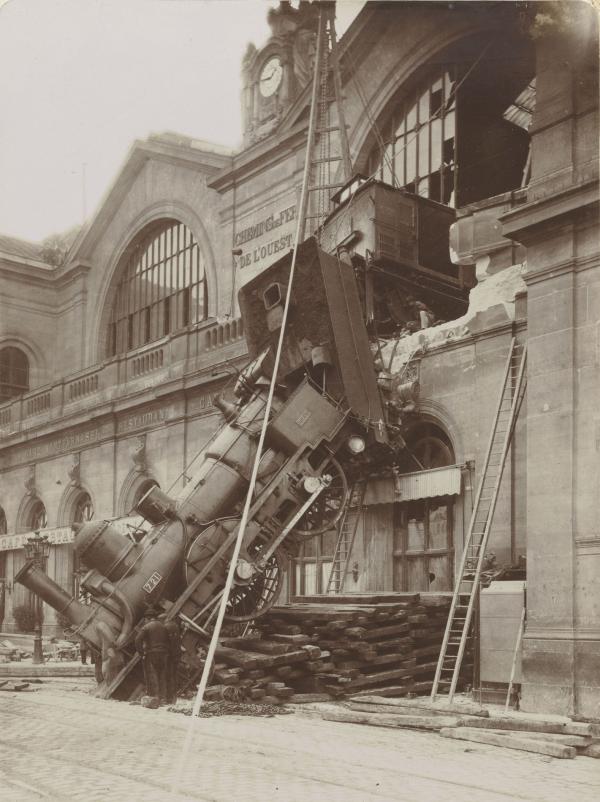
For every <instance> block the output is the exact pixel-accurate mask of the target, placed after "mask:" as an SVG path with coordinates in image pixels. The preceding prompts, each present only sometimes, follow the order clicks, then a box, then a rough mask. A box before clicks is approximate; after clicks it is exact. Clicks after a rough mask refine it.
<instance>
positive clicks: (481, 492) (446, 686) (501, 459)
mask: <svg viewBox="0 0 600 802" xmlns="http://www.w3.org/2000/svg"><path fill="white" fill-rule="evenodd" d="M526 361H527V350H526V346H520V345H517V344H516V341H515V339H514V338H513V339H512V341H511V344H510V350H509V355H508V359H507V361H506V369H505V371H504V379H503V382H502V391H501V393H500V398H499V400H498V407H497V410H496V415H495V417H494V423H493V426H492V432H491V436H490V441H489V445H488V449H487V454H486V458H485V462H484V465H483V471H482V475H481V481H480V483H479V488H478V490H477V497H476V499H475V505H474V507H473V513H472V516H471V523H470V525H469V531H468V534H467V538H466V541H465V548H464V551H463V555H462V560H461V566H460V571H459V578H458V581H457V583H456V586H455V589H454V594H453V596H452V604H451V605H450V612H449V614H448V622H447V624H446V631H445V633H444V640H443V642H442V648H441V651H440V656H439V659H438V664H437V669H436V672H435V678H434V680H433V688H432V690H431V698H432V700H435V698H436V695H438V694H439V693H441V692H444V693H445V692H446V691H447V693H448V699H449V701H452V699H453V697H454V693H455V691H456V685H457V682H458V678H459V674H460V668H461V665H462V661H463V656H464V653H465V648H466V645H467V641H468V638H469V630H470V626H471V620H472V617H473V610H474V608H475V602H476V599H477V592H478V590H479V580H480V576H481V568H482V564H483V558H484V555H485V550H486V545H487V542H488V539H489V534H490V529H491V526H492V521H493V518H494V510H495V508H496V501H497V499H498V493H499V490H500V483H501V481H502V473H503V471H504V465H505V463H506V457H507V454H508V451H509V448H510V444H511V440H512V436H513V432H514V428H515V423H516V420H517V416H518V414H519V409H520V408H521V403H522V401H523V397H524V395H525V387H526V381H527V380H526V373H525V366H526Z"/></svg>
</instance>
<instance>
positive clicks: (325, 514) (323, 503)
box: [292, 457, 348, 540]
mask: <svg viewBox="0 0 600 802" xmlns="http://www.w3.org/2000/svg"><path fill="white" fill-rule="evenodd" d="M324 473H329V474H330V475H331V477H332V478H331V484H330V485H329V487H326V488H325V489H324V490H323V491H322V493H321V494H320V495H319V496H318V497H317V499H316V500H315V502H314V503H313V504H312V505H311V507H310V508H309V509H308V510H307V511H306V512H305V513H304V515H303V516H302V518H300V520H299V521H298V523H297V524H296V526H295V528H294V529H293V530H292V532H293V534H294V535H295V536H296V538H297V539H298V540H305V539H307V538H311V537H314V536H315V535H321V534H322V533H323V532H327V531H328V530H329V529H334V528H335V525H336V523H337V522H338V521H339V519H340V517H341V515H342V512H343V510H344V507H345V505H346V502H347V501H348V482H347V481H346V475H345V474H344V470H343V468H342V466H341V465H340V464H339V462H338V461H337V460H336V459H334V458H333V457H332V458H331V460H330V462H329V463H328V464H327V466H326V468H325V469H324Z"/></svg>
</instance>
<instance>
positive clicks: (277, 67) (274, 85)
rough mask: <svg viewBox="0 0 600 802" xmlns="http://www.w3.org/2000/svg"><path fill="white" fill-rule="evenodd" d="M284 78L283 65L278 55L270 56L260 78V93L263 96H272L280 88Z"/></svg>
mask: <svg viewBox="0 0 600 802" xmlns="http://www.w3.org/2000/svg"><path fill="white" fill-rule="evenodd" d="M282 78H283V67H282V66H281V59H280V58H279V57H278V56H273V58H270V59H269V60H268V61H267V63H266V64H265V66H264V67H263V68H262V71H261V73H260V78H259V84H258V85H259V88H260V93H261V95H262V96H263V97H271V95H274V94H275V92H276V91H277V90H278V89H279V84H280V83H281V79H282Z"/></svg>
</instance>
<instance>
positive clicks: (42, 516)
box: [27, 499, 48, 531]
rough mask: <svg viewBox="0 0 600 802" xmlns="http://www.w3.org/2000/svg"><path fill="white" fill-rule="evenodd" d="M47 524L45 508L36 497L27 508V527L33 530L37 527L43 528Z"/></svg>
mask: <svg viewBox="0 0 600 802" xmlns="http://www.w3.org/2000/svg"><path fill="white" fill-rule="evenodd" d="M47 526H48V515H47V514H46V508H45V507H44V504H43V502H42V501H40V500H39V499H37V500H36V501H35V502H34V503H33V505H32V507H31V509H30V510H29V515H28V517H27V528H28V529H30V530H31V531H35V530H37V529H45V528H46V527H47Z"/></svg>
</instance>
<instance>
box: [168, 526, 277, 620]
mask: <svg viewBox="0 0 600 802" xmlns="http://www.w3.org/2000/svg"><path fill="white" fill-rule="evenodd" d="M239 520H240V519H239V518H238V517H232V518H224V519H220V520H219V521H214V522H213V523H211V524H209V526H208V527H207V528H206V529H204V530H203V531H202V532H201V533H200V534H199V535H198V536H197V537H196V538H195V540H194V541H193V543H192V544H191V546H190V547H189V549H188V553H187V555H186V566H185V574H186V581H187V584H188V585H190V584H191V582H193V581H194V579H195V578H196V577H197V576H198V574H199V573H202V572H203V571H205V570H206V567H207V565H208V563H209V561H210V560H211V559H212V558H213V556H214V554H215V552H216V551H217V550H218V549H219V548H220V547H221V546H222V545H223V544H224V543H225V539H226V538H227V536H228V535H229V533H231V532H232V531H233V530H234V529H235V528H236V527H237V525H238V523H239ZM263 548H265V547H264V546H263V544H260V543H256V544H251V545H250V546H249V547H246V546H245V544H242V548H241V550H240V556H239V559H238V563H237V566H236V570H235V574H234V581H233V584H232V586H231V591H230V594H229V599H228V602H227V608H226V612H225V618H226V620H228V621H252V620H253V619H255V618H258V617H259V616H261V615H264V613H266V612H267V611H268V610H269V609H270V608H271V607H272V606H273V604H274V603H275V601H276V600H277V597H278V595H279V592H280V590H281V585H282V582H283V573H284V570H285V561H284V556H283V553H282V551H281V550H280V549H278V550H276V551H275V552H274V553H273V554H272V555H271V556H270V558H269V559H268V560H267V561H266V564H265V565H264V567H262V569H261V570H260V571H259V570H257V568H256V567H255V565H256V563H257V562H258V560H259V559H260V552H261V550H263ZM232 553H233V544H231V546H230V547H229V548H228V549H227V550H226V551H225V553H224V554H223V556H222V557H221V559H220V560H219V561H218V562H217V563H216V564H214V565H213V567H212V569H211V570H210V571H209V572H208V573H207V574H206V576H205V577H204V580H203V581H202V582H201V583H200V585H199V587H198V588H197V590H196V592H195V593H194V594H192V596H190V599H189V601H188V603H187V604H186V608H184V612H185V615H186V616H187V617H188V618H190V619H191V620H192V621H193V622H194V623H195V624H196V625H198V626H199V627H201V628H202V629H205V630H210V629H212V626H213V625H214V622H215V621H216V618H217V614H218V609H219V605H220V603H221V597H222V595H223V589H224V586H225V581H226V577H227V571H228V567H229V560H230V559H231V556H232Z"/></svg>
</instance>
